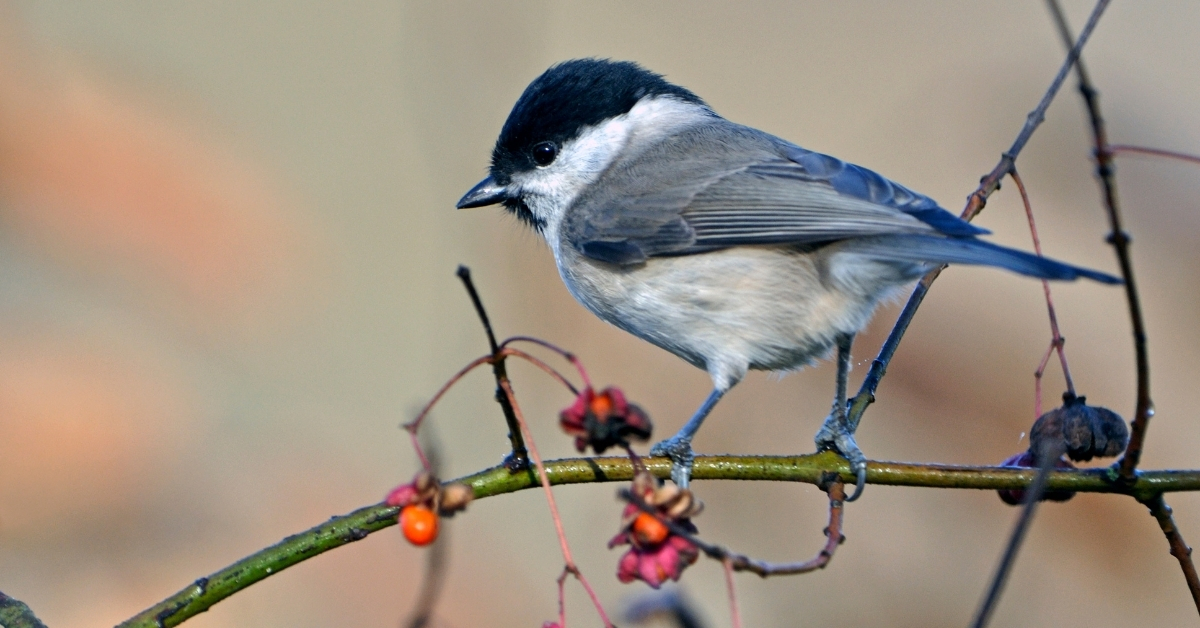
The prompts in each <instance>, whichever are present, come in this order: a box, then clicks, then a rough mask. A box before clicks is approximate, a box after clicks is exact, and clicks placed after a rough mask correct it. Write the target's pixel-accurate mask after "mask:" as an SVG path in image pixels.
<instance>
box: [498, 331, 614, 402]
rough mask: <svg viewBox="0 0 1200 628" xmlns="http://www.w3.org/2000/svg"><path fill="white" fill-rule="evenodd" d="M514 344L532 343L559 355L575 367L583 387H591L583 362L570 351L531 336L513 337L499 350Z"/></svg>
mask: <svg viewBox="0 0 1200 628" xmlns="http://www.w3.org/2000/svg"><path fill="white" fill-rule="evenodd" d="M514 342H528V343H532V344H535V345H538V346H539V347H544V348H546V349H549V350H551V351H553V352H555V353H557V354H559V355H561V356H562V357H563V359H564V360H566V361H568V362H570V363H571V365H572V366H574V367H575V370H576V371H578V372H579V378H580V379H582V380H583V385H584V387H585V388H586V387H589V386H591V385H592V378H590V377H588V373H587V369H585V368H583V362H580V361H579V358H578V357H576V355H575V354H574V353H571V352H570V351H567V350H566V349H563V348H562V347H559V346H558V345H556V344H554V343H552V342H546V341H545V340H542V339H541V338H534V337H533V336H513V337H511V338H509V339H507V340H505V341H504V342H502V343H500V348H502V349H503V348H504V347H507V346H508V345H510V344H512V343H514ZM576 394H578V393H576Z"/></svg>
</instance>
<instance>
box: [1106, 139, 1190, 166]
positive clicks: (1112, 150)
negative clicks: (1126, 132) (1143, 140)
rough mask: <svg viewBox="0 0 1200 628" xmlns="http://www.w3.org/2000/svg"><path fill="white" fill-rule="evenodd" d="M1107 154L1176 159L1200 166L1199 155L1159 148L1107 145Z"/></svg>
mask: <svg viewBox="0 0 1200 628" xmlns="http://www.w3.org/2000/svg"><path fill="white" fill-rule="evenodd" d="M1108 153H1109V154H1110V155H1113V156H1117V155H1122V154H1125V155H1148V156H1151V157H1166V158H1167V159H1178V160H1179V161H1186V162H1188V163H1192V164H1197V165H1200V155H1191V154H1188V153H1181V152H1179V151H1174V150H1163V149H1161V148H1151V147H1148V146H1131V145H1129V144H1109V145H1108Z"/></svg>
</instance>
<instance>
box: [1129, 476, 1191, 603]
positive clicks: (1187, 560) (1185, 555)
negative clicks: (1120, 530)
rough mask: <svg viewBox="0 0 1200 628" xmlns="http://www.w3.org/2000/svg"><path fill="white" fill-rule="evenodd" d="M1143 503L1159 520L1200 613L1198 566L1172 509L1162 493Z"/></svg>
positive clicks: (1159, 525)
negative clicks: (1173, 515)
mask: <svg viewBox="0 0 1200 628" xmlns="http://www.w3.org/2000/svg"><path fill="white" fill-rule="evenodd" d="M1142 503H1143V504H1145V505H1146V507H1147V508H1149V509H1150V514H1152V515H1154V518H1155V519H1157V520H1158V527H1160V528H1162V531H1163V534H1164V535H1165V536H1166V537H1167V543H1168V544H1170V546H1171V555H1172V556H1174V557H1175V559H1176V560H1178V561H1179V568H1180V569H1182V570H1183V578H1184V579H1185V580H1187V586H1188V591H1191V593H1192V601H1193V602H1194V603H1195V604H1196V612H1200V576H1197V575H1196V565H1195V564H1194V563H1192V548H1191V547H1188V544H1187V543H1186V542H1185V541H1184V540H1183V535H1182V534H1180V533H1179V527H1178V526H1176V525H1175V518H1174V517H1172V516H1171V507H1170V506H1168V505H1167V502H1166V500H1164V499H1163V496H1162V493H1159V494H1157V495H1155V496H1154V497H1152V498H1150V499H1148V500H1146V501H1144V502H1142Z"/></svg>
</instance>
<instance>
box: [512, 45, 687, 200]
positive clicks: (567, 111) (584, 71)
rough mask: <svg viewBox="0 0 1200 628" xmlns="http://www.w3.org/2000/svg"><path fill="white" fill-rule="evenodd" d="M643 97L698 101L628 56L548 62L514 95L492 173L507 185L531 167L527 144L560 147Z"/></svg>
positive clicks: (620, 112)
mask: <svg viewBox="0 0 1200 628" xmlns="http://www.w3.org/2000/svg"><path fill="white" fill-rule="evenodd" d="M647 96H672V97H675V98H678V99H680V100H683V101H686V102H691V103H695V104H698V105H704V101H703V100H701V99H700V97H699V96H696V95H695V94H693V93H692V92H690V91H688V90H686V89H684V88H682V87H679V86H678V85H672V84H671V83H668V82H667V81H666V80H665V79H663V77H662V75H659V74H655V73H654V72H651V71H649V70H646V69H644V68H642V67H641V66H639V65H638V64H636V63H632V62H630V61H610V60H608V59H574V60H571V61H564V62H562V63H559V64H558V65H555V66H553V67H551V68H550V69H549V70H546V71H545V72H543V73H542V75H541V76H539V77H537V78H536V79H534V80H533V82H532V83H530V84H529V87H526V88H525V93H523V94H521V98H519V99H518V100H517V104H516V105H514V106H513V110H512V112H511V113H509V114H508V120H507V121H506V122H505V123H504V128H503V129H502V130H501V131H500V138H499V139H498V140H496V148H495V149H494V150H493V151H492V172H491V174H492V178H493V179H494V180H495V181H496V182H498V183H500V184H501V185H507V183H508V180H509V177H510V176H511V175H512V173H514V172H521V171H524V170H531V169H533V168H534V167H535V163H534V161H533V154H532V151H533V147H534V146H535V145H537V144H538V143H541V142H546V141H550V142H554V143H555V144H557V145H558V146H562V144H563V143H564V142H567V141H569V140H571V139H573V138H575V137H576V136H578V135H579V133H580V131H581V130H583V129H584V128H586V127H590V126H595V125H597V124H599V123H601V122H603V121H605V120H608V119H610V118H614V117H616V116H619V115H622V114H625V113H628V112H629V110H630V109H632V108H633V106H634V105H635V104H637V102H638V101H639V100H641V99H643V98H645V97H647Z"/></svg>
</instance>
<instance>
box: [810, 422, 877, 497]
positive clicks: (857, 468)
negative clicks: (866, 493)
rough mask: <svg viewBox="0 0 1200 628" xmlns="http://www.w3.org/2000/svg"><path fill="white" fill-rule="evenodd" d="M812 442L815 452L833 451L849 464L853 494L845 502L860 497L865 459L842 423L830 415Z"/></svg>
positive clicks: (865, 477) (865, 479) (865, 469)
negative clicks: (815, 445) (815, 447)
mask: <svg viewBox="0 0 1200 628" xmlns="http://www.w3.org/2000/svg"><path fill="white" fill-rule="evenodd" d="M814 440H815V441H816V443H817V451H835V452H837V453H839V454H841V455H842V456H843V457H844V458H846V460H847V461H849V462H850V470H851V471H853V472H854V476H855V477H854V480H855V481H854V493H852V494H851V495H850V496H849V497H847V498H846V501H848V502H852V501H854V500H856V499H858V498H859V496H860V495H862V492H863V487H865V486H866V484H867V457H866V455H864V454H863V452H862V449H859V447H858V443H857V442H855V440H854V434H851V433H850V430H848V429H846V426H845V424H844V423H843V422H842V421H839V420H838V419H837V418H836V417H834V416H832V415H830V416H829V418H827V419H825V423H824V424H823V425H821V429H820V430H818V431H817V436H816V438H815V439H814Z"/></svg>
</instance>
